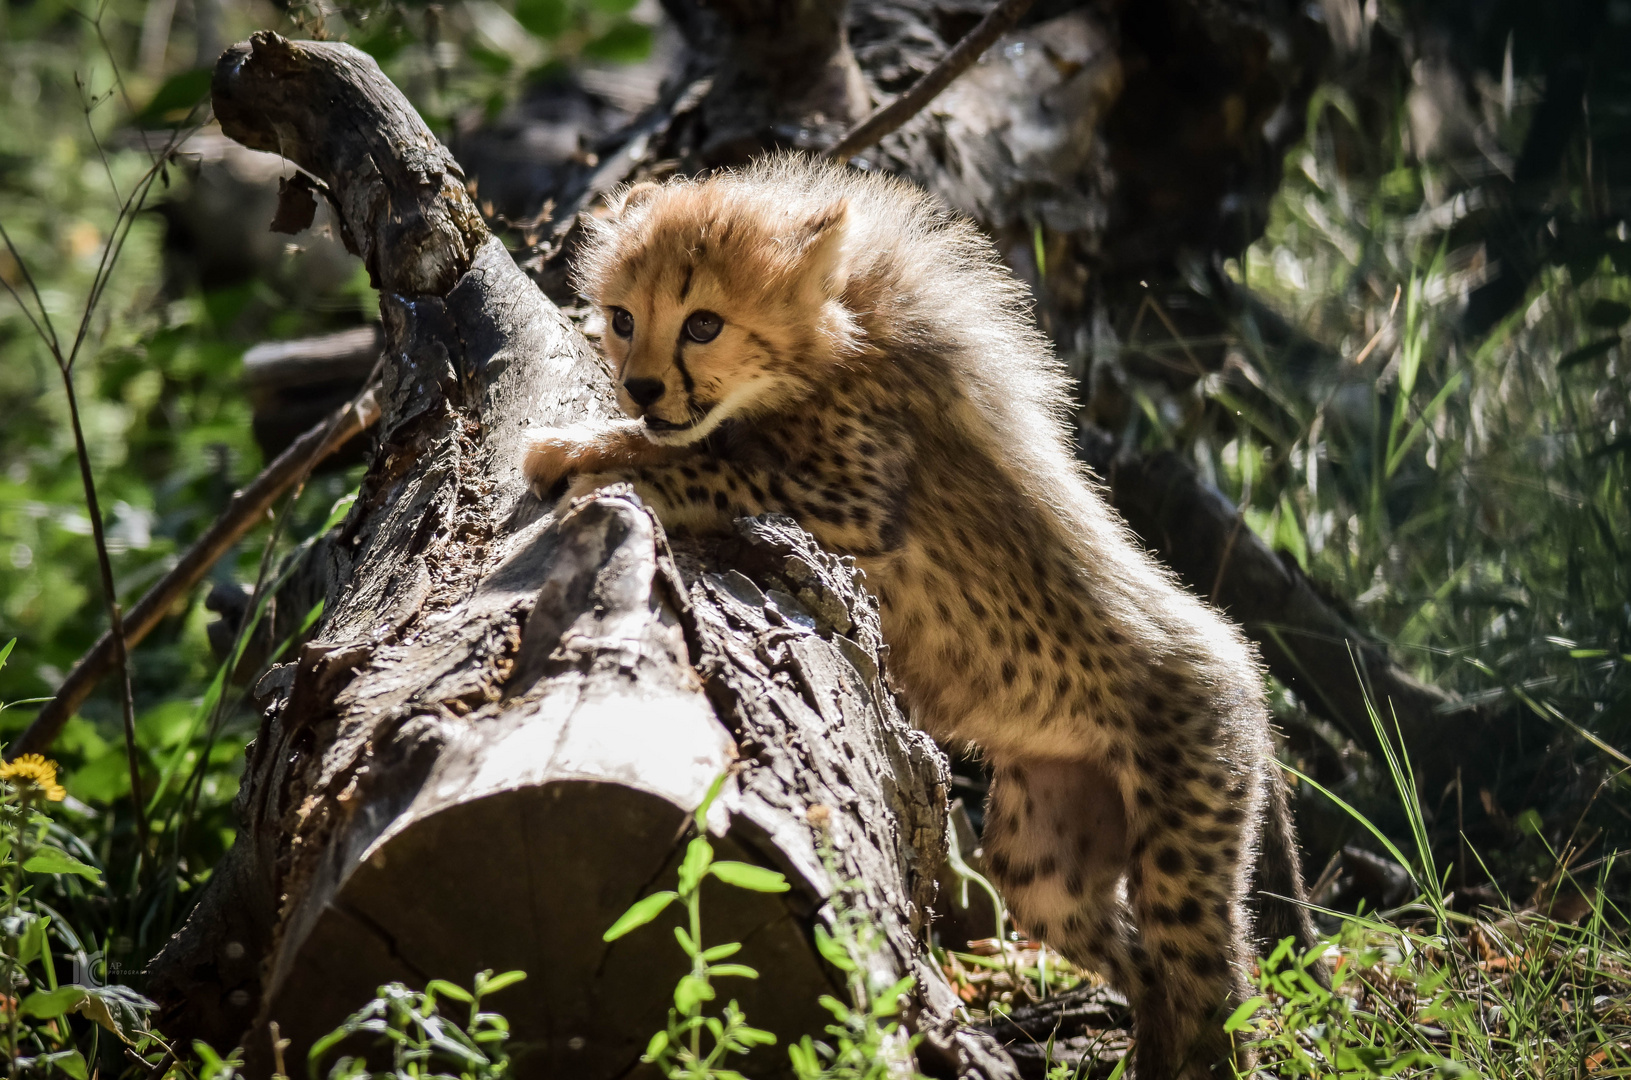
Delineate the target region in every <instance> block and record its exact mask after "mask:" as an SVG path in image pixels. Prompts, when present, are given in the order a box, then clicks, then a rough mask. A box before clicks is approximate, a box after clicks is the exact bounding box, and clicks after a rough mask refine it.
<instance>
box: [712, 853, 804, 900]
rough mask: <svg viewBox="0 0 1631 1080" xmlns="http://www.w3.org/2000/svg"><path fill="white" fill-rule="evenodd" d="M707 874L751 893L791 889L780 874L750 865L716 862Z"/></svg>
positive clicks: (777, 891)
mask: <svg viewBox="0 0 1631 1080" xmlns="http://www.w3.org/2000/svg"><path fill="white" fill-rule="evenodd" d="M709 873H711V874H713V876H714V877H716V878H718V879H719V880H720V881H723V882H724V883H725V884H727V885H735V886H736V887H737V888H738V889H748V890H750V891H752V892H762V893H779V892H786V891H787V890H788V889H790V888H792V886H790V885H789V884H787V879H786V878H785V877H783V876H782V875H781V874H778V873H777V872H776V871H774V870H766V869H765V868H764V867H762V866H754V865H753V864H752V863H745V862H730V861H728V860H727V861H724V862H716V863H714V864H713V866H712V867H710V868H709Z"/></svg>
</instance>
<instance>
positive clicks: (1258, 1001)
mask: <svg viewBox="0 0 1631 1080" xmlns="http://www.w3.org/2000/svg"><path fill="white" fill-rule="evenodd" d="M1264 1004H1265V999H1264V998H1260V997H1254V998H1247V999H1246V1000H1245V1001H1242V1002H1241V1003H1240V1006H1239V1008H1237V1009H1235V1011H1234V1012H1232V1013H1230V1014H1229V1019H1227V1020H1225V1021H1224V1022H1223V1030H1224V1031H1227V1032H1235V1031H1250V1030H1251V1022H1252V1014H1253V1013H1255V1012H1257V1010H1258V1009H1261V1008H1262V1007H1263V1005H1264Z"/></svg>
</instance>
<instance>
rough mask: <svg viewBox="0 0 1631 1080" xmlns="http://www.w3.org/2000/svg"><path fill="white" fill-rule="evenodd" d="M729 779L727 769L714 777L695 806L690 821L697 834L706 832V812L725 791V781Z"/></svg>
mask: <svg viewBox="0 0 1631 1080" xmlns="http://www.w3.org/2000/svg"><path fill="white" fill-rule="evenodd" d="M730 778H731V774H730V770H728V769H727V770H726V771H724V772H722V773H720V774H719V775H718V776H716V777H714V782H713V783H711V784H709V785H708V794H706V795H704V796H703V797H702V801H701V802H700V803H698V804H697V808H696V810H695V811H694V812H693V813H692V814H691V819H692V820H693V821H694V822H696V826H697V832H699V833H706V832H707V831H708V811H709V810H711V809H712V808H713V805H714V800H715V799H717V798H719V793H720V792H721V791H724V790H725V781H727V780H729V779H730Z"/></svg>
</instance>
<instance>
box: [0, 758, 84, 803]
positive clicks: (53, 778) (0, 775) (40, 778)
mask: <svg viewBox="0 0 1631 1080" xmlns="http://www.w3.org/2000/svg"><path fill="white" fill-rule="evenodd" d="M0 780H9V781H10V782H11V785H12V786H13V787H14V788H16V789H17V793H18V794H19V795H23V796H25V797H26V796H28V795H31V794H36V793H42V794H44V795H45V797H46V798H47V799H49V800H50V801H52V802H61V801H62V800H63V797H64V796H66V795H67V794H68V792H67V791H65V790H63V787H62V785H61V784H59V783H57V763H56V762H54V761H47V760H46V759H45V757H44V755H42V754H23V755H21V756H20V757H18V758H16V759H15V760H12V761H8V762H6V763H5V764H4V765H0Z"/></svg>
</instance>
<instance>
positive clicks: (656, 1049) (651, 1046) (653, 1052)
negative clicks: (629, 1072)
mask: <svg viewBox="0 0 1631 1080" xmlns="http://www.w3.org/2000/svg"><path fill="white" fill-rule="evenodd" d="M667 1049H668V1032H666V1031H659V1032H657V1034H655V1035H653V1036H652V1037H651V1041H650V1042H648V1043H646V1052H645V1053H644V1054H643V1055H641V1057H640V1060H641V1061H648V1062H649V1061H656V1060H657V1055H659V1054H661V1053H662V1052H663V1051H664V1050H667Z"/></svg>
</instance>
